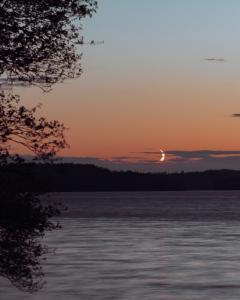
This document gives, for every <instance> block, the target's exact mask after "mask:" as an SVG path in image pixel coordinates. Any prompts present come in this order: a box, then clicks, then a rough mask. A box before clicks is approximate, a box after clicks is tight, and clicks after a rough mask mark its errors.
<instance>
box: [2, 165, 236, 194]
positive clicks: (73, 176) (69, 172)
mask: <svg viewBox="0 0 240 300" xmlns="http://www.w3.org/2000/svg"><path fill="white" fill-rule="evenodd" d="M6 177H7V178H12V177H14V182H17V178H19V181H20V182H21V184H20V186H19V187H18V188H19V189H22V190H25V191H45V192H78V191H141V190H142V191H177V190H240V171H234V170H215V171H214V170H213V171H204V172H189V173H184V172H181V173H169V174H168V173H157V174H156V173H137V172H131V171H127V172H119V171H110V170H108V169H104V168H101V167H96V166H94V165H82V164H66V163H63V164H24V165H19V166H16V165H8V166H7V167H1V168H0V178H1V180H6V179H7V178H6ZM23 178H24V180H23ZM15 188H16V187H15Z"/></svg>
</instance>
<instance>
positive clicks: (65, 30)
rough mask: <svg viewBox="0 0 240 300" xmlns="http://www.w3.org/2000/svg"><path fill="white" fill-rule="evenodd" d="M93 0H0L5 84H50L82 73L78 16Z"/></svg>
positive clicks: (87, 12)
mask: <svg viewBox="0 0 240 300" xmlns="http://www.w3.org/2000/svg"><path fill="white" fill-rule="evenodd" d="M96 8H97V2H96V1H95V0H38V1H35V0H0V41H1V43H0V75H1V78H2V83H4V84H5V85H6V84H7V85H16V84H23V85H24V84H30V85H37V86H40V87H41V88H43V89H44V90H48V89H49V88H50V87H51V86H52V84H54V83H56V82H59V81H63V80H64V79H66V78H74V77H77V76H79V75H80V74H81V72H82V69H81V65H80V58H81V54H79V53H78V51H77V45H78V44H80V45H81V44H83V43H84V41H83V37H82V36H80V29H81V20H82V18H84V17H86V16H92V14H93V13H94V12H95V11H96Z"/></svg>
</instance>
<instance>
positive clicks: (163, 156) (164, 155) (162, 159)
mask: <svg viewBox="0 0 240 300" xmlns="http://www.w3.org/2000/svg"><path fill="white" fill-rule="evenodd" d="M160 152H161V154H162V157H161V158H160V162H164V160H165V158H166V154H165V153H164V151H163V150H161V149H160Z"/></svg>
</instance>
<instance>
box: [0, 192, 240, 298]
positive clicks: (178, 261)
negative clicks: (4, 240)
mask: <svg viewBox="0 0 240 300" xmlns="http://www.w3.org/2000/svg"><path fill="white" fill-rule="evenodd" d="M54 197H56V198H57V199H59V198H60V199H61V200H62V201H63V202H64V203H65V204H66V205H67V206H68V207H69V210H68V212H67V213H66V214H65V215H64V217H62V219H61V223H62V225H63V229H62V230H59V231H55V232H53V233H49V234H48V235H47V236H46V243H47V244H48V246H49V247H51V248H52V249H54V253H51V254H49V255H48V259H47V261H46V262H44V271H45V272H46V281H47V283H46V285H45V286H44V288H43V289H42V290H41V291H40V292H38V293H36V294H33V295H28V294H25V293H22V292H20V291H18V290H16V289H15V288H13V287H12V286H11V285H10V284H9V283H8V281H6V280H4V279H0V299H3V300H15V299H19V300H23V299H24V300H25V299H26V300H31V299H33V300H40V299H44V300H45V299H46V300H50V299H51V300H55V299H57V300H63V299H64V300H65V299H69V300H74V299H81V300H103V299H104V300H105V299H106V300H115V299H116V300H125V299H126V300H139V299H141V300H145V299H146V300H148V299H149V300H155V299H156V300H157V299H158V300H159V299H160V300H168V299H171V300H188V299H189V300H195V299H196V300H197V299H201V300H202V299H204V300H205V299H208V300H232V299H240V192H172V193H167V192H154V193H141V192H137V193H74V194H61V195H57V196H56V195H55V196H54Z"/></svg>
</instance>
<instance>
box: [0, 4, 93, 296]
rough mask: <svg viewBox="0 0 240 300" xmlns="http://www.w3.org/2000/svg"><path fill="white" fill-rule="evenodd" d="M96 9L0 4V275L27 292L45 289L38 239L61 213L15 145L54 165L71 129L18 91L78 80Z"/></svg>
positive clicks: (43, 249) (42, 249)
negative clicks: (86, 25) (87, 26)
mask: <svg viewBox="0 0 240 300" xmlns="http://www.w3.org/2000/svg"><path fill="white" fill-rule="evenodd" d="M96 9H97V3H96V1H94V0H38V1H35V0H0V206H1V210H0V275H1V276H3V277H6V278H8V279H9V280H10V281H11V282H12V283H13V284H14V285H15V286H16V287H18V288H20V289H23V290H25V291H29V292H33V291H36V290H38V289H39V288H40V287H41V286H42V284H43V272H42V268H41V264H40V262H41V257H42V255H44V253H46V251H47V249H46V247H45V246H44V245H42V243H41V239H40V238H41V237H43V235H44V233H45V231H46V230H53V229H57V228H59V224H58V223H56V222H53V221H52V220H51V218H52V217H54V216H57V215H58V214H59V212H60V210H59V207H58V206H56V205H43V204H42V203H41V201H40V199H39V194H41V193H43V191H44V188H43V187H41V189H39V190H38V192H35V191H30V189H28V188H26V189H25V187H27V186H28V187H30V186H31V185H32V184H33V183H34V174H33V173H32V170H29V169H28V170H26V169H25V162H24V159H23V158H22V157H21V156H20V155H19V154H18V153H13V147H12V145H13V144H18V145H22V146H23V147H25V148H27V149H28V150H30V151H31V152H32V153H33V154H34V155H35V158H37V159H41V160H43V161H48V160H49V159H52V158H53V157H54V155H55V154H56V153H57V152H58V151H59V150H61V149H63V148H65V147H66V146H67V143H66V140H65V138H64V131H65V126H64V125H63V124H62V123H61V122H59V121H56V120H53V121H51V120H50V121H49V120H47V119H46V118H43V117H37V111H38V109H39V108H40V107H33V108H28V107H26V106H24V105H22V104H21V99H20V97H19V95H16V94H15V93H14V87H15V86H22V87H24V86H38V87H40V88H41V89H42V90H43V91H45V92H47V91H50V90H51V87H52V86H53V85H54V84H55V83H58V82H63V81H64V80H65V79H68V78H76V77H78V76H80V75H81V72H82V68H81V54H80V53H79V51H78V50H79V49H78V48H79V45H82V44H84V40H83V37H82V36H81V35H80V32H81V31H80V30H81V28H82V25H81V21H82V19H83V18H85V17H87V16H90V17H91V16H92V15H93V13H95V11H96ZM38 184H40V186H41V183H40V182H38Z"/></svg>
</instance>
